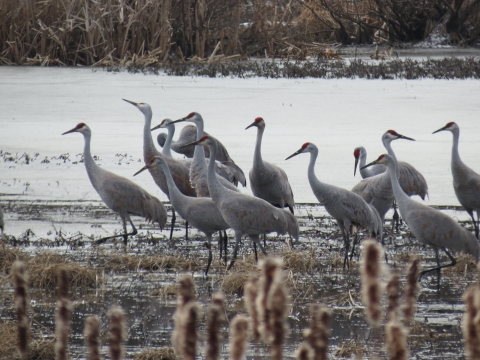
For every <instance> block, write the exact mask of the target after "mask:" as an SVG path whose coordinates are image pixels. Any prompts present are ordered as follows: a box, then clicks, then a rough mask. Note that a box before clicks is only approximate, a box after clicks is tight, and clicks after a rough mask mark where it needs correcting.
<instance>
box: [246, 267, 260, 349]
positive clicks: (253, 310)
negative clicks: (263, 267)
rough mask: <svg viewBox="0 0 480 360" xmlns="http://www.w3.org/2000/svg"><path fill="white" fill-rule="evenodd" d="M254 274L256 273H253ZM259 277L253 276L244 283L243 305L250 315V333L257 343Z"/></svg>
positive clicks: (258, 336) (258, 334) (258, 337)
mask: <svg viewBox="0 0 480 360" xmlns="http://www.w3.org/2000/svg"><path fill="white" fill-rule="evenodd" d="M255 275H256V274H255ZM258 282H259V279H258V278H257V277H255V276H253V277H252V278H251V279H250V280H249V281H248V282H247V283H246V284H245V295H244V299H245V307H246V308H247V311H248V314H249V315H250V318H251V319H252V321H251V326H252V329H251V334H252V338H253V342H254V343H258V342H259V341H260V331H259V325H260V321H259V315H258V311H257V307H256V304H255V302H256V300H257V295H258V286H259V284H258Z"/></svg>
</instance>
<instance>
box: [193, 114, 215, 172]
mask: <svg viewBox="0 0 480 360" xmlns="http://www.w3.org/2000/svg"><path fill="white" fill-rule="evenodd" d="M195 125H196V126H197V140H200V139H201V138H202V136H203V120H201V121H197V122H196V123H195ZM210 158H211V159H215V158H214V157H213V158H212V155H211V154H210ZM202 163H203V164H205V166H207V162H206V161H205V150H204V149H203V146H202V145H195V150H194V152H193V161H192V165H193V164H202ZM214 163H215V161H214Z"/></svg>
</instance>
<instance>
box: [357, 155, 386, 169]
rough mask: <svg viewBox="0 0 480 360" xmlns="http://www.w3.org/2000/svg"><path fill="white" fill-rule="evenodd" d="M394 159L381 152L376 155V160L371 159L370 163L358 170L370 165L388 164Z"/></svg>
mask: <svg viewBox="0 0 480 360" xmlns="http://www.w3.org/2000/svg"><path fill="white" fill-rule="evenodd" d="M392 161H394V160H393V158H392V157H391V156H390V155H388V154H382V155H380V156H379V157H378V159H377V160H373V161H372V162H371V163H370V164H367V165H365V166H362V167H361V168H360V170H363V169H365V168H367V167H369V166H372V165H388V164H389V163H390V162H392Z"/></svg>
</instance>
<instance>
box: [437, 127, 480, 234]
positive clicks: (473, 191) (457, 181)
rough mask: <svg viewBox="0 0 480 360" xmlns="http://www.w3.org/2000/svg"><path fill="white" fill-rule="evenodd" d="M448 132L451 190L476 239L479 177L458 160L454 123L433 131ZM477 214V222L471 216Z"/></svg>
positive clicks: (479, 197)
mask: <svg viewBox="0 0 480 360" xmlns="http://www.w3.org/2000/svg"><path fill="white" fill-rule="evenodd" d="M440 131H450V132H451V133H452V135H453V146H452V164H451V167H452V175H453V189H454V190H455V195H457V199H458V201H459V202H460V204H461V205H462V206H463V207H464V208H465V210H466V211H467V213H468V215H470V217H471V218H472V221H473V226H474V227H475V236H476V237H477V238H478V228H479V225H478V217H479V215H478V213H479V211H480V175H479V174H477V173H476V172H475V171H473V170H472V169H470V168H469V167H468V166H467V165H465V164H464V163H463V161H462V159H460V154H459V153H458V141H459V138H460V128H459V126H458V125H457V124H456V123H454V122H449V123H448V124H447V125H445V126H444V127H442V128H441V129H438V130H437V131H434V132H433V133H434V134H435V133H437V132H440ZM474 211H475V212H476V213H477V221H475V217H474V216H473V212H474Z"/></svg>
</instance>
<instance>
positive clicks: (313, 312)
mask: <svg viewBox="0 0 480 360" xmlns="http://www.w3.org/2000/svg"><path fill="white" fill-rule="evenodd" d="M310 317H311V320H310V329H308V330H307V331H305V332H304V336H305V339H306V341H307V343H308V345H309V346H310V347H311V348H312V350H313V352H314V355H313V359H314V360H326V359H327V353H328V339H329V337H330V317H331V313H330V310H329V309H328V308H326V307H324V306H321V305H318V304H314V305H312V306H311V307H310Z"/></svg>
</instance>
